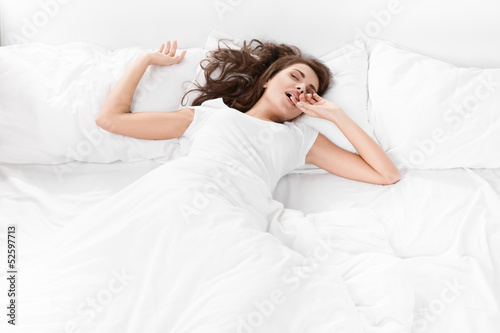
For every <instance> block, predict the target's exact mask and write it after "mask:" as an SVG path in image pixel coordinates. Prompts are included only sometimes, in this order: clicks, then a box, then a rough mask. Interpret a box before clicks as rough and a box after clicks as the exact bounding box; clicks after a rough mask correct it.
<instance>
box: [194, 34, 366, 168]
mask: <svg viewBox="0 0 500 333" xmlns="http://www.w3.org/2000/svg"><path fill="white" fill-rule="evenodd" d="M220 39H229V40H233V41H234V43H227V46H228V47H231V48H238V47H239V45H241V43H242V41H243V40H242V39H240V38H236V37H234V36H231V35H230V34H227V33H224V32H221V31H219V30H214V31H212V32H211V33H210V35H209V36H208V39H207V42H206V46H205V53H206V54H208V52H209V51H211V50H214V49H216V48H217V45H218V41H219V40H220ZM302 51H303V52H305V50H302ZM305 53H307V52H305ZM319 60H321V61H323V62H324V63H325V65H327V66H328V67H329V68H330V71H331V72H332V74H333V80H332V83H331V84H330V88H329V89H328V91H327V92H326V94H324V96H322V97H323V98H326V99H328V100H331V101H333V102H335V103H337V104H338V105H339V106H340V107H342V109H343V110H344V111H345V112H346V113H347V114H348V115H349V116H350V117H351V118H352V119H353V120H354V121H355V122H356V123H357V124H358V125H359V126H360V127H361V128H362V129H363V130H364V131H365V132H366V133H367V134H368V135H369V136H370V137H372V138H373V139H374V140H375V141H376V137H375V135H374V134H373V129H372V126H371V125H370V123H369V122H368V115H367V99H368V92H367V74H368V73H367V70H368V55H367V52H366V48H365V45H364V44H363V43H361V42H359V41H356V42H352V43H349V44H346V45H344V46H343V47H341V48H337V49H335V50H333V51H332V52H330V53H328V54H326V55H324V56H322V57H320V58H319ZM203 74H204V73H203V70H202V69H201V67H198V69H197V73H196V77H195V79H194V80H193V82H194V81H197V82H198V83H200V84H202V85H203V84H204V83H205V78H204V75H203ZM215 75H217V73H215ZM196 96H197V94H196V93H191V96H190V98H189V103H190V102H191V101H192V100H193V99H194V98H195V97H196ZM293 122H299V123H305V124H307V125H309V126H310V127H312V128H314V129H316V130H317V131H318V132H320V133H322V134H323V135H325V136H326V137H327V138H328V139H329V140H330V141H332V142H334V143H335V144H336V145H338V146H339V147H341V148H344V149H346V150H348V151H351V152H356V150H355V149H354V147H353V146H352V144H351V143H350V142H349V140H347V138H346V137H345V136H344V134H343V133H342V132H341V131H340V129H339V128H338V127H337V126H336V125H335V124H334V123H333V122H331V121H328V120H325V119H319V118H314V117H310V116H308V115H306V114H302V115H300V116H299V117H297V118H296V119H294V120H293ZM318 171H319V172H324V171H323V170H321V169H319V168H317V167H316V166H314V165H311V164H306V165H305V166H303V167H301V168H299V169H297V170H295V171H294V172H318Z"/></svg>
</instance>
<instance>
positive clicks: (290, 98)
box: [285, 91, 297, 106]
mask: <svg viewBox="0 0 500 333" xmlns="http://www.w3.org/2000/svg"><path fill="white" fill-rule="evenodd" d="M285 95H286V97H288V101H289V102H290V104H292V105H294V106H295V103H294V102H293V101H292V96H294V97H295V98H297V96H295V94H294V93H292V92H290V91H287V92H286V93H285Z"/></svg>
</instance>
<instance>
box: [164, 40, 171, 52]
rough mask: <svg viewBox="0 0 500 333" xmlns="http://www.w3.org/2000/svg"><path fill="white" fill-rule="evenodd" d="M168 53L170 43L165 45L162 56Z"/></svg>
mask: <svg viewBox="0 0 500 333" xmlns="http://www.w3.org/2000/svg"><path fill="white" fill-rule="evenodd" d="M168 52H170V41H167V43H165V48H164V49H163V54H167V53H168Z"/></svg>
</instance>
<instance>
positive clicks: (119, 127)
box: [96, 41, 193, 139]
mask: <svg viewBox="0 0 500 333" xmlns="http://www.w3.org/2000/svg"><path fill="white" fill-rule="evenodd" d="M176 50H177V42H176V41H174V42H173V43H172V45H171V43H170V41H168V42H167V43H166V44H162V45H161V47H160V49H159V50H158V51H146V52H143V53H141V54H140V55H139V56H138V57H137V58H136V59H135V60H134V62H133V63H132V65H130V67H129V68H128V69H127V70H126V72H125V74H124V75H123V76H122V77H121V78H120V80H118V82H117V83H116V85H115V86H114V87H113V89H112V90H111V92H110V93H109V95H108V97H107V99H106V101H105V102H104V105H103V106H102V108H101V110H100V112H99V114H98V115H97V118H96V124H97V125H98V126H99V127H102V128H103V129H105V130H107V131H109V132H113V133H116V134H121V135H126V136H131V137H135V138H140V139H171V138H176V137H180V136H182V135H183V134H184V132H185V130H186V129H187V127H188V126H189V124H190V123H191V121H192V120H193V110H192V109H189V108H186V109H182V110H178V111H173V112H134V113H131V112H130V106H131V104H132V98H133V96H134V92H135V90H136V88H137V85H138V84H139V81H140V80H141V78H142V76H143V75H144V73H145V71H146V69H147V68H148V66H149V65H163V66H170V65H174V64H177V63H179V62H181V61H182V59H183V58H184V55H185V54H186V51H183V52H181V53H180V54H179V55H177V56H176V55H175V53H176Z"/></svg>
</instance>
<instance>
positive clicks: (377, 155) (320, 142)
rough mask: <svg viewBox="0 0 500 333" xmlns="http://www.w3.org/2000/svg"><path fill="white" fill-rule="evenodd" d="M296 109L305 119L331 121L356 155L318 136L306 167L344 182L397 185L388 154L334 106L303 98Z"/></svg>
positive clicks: (395, 172)
mask: <svg viewBox="0 0 500 333" xmlns="http://www.w3.org/2000/svg"><path fill="white" fill-rule="evenodd" d="M296 105H297V107H298V108H299V109H300V110H301V111H302V112H304V113H306V114H307V115H310V116H312V117H318V118H323V119H327V120H330V121H332V122H333V123H334V124H335V125H336V126H337V127H338V128H339V129H340V130H341V131H342V133H343V134H344V135H345V137H346V138H347V139H348V140H349V141H350V142H351V143H352V145H353V146H354V148H355V149H356V151H357V152H358V154H355V153H351V152H349V151H347V150H345V149H342V148H340V147H338V146H337V145H335V144H334V143H332V142H331V141H330V140H328V139H327V138H326V137H325V136H324V135H322V134H319V135H318V138H317V139H316V141H315V143H314V144H313V146H312V147H311V149H310V150H309V153H308V154H307V156H306V163H312V164H314V165H316V166H319V167H320V168H322V169H325V170H327V171H329V172H331V173H334V174H336V175H339V176H342V177H345V178H349V179H354V180H358V181H363V182H368V183H373V184H381V185H388V184H394V183H396V182H397V181H399V179H400V177H401V175H400V173H399V170H398V169H397V168H396V166H395V165H394V164H393V163H392V161H391V160H390V158H389V157H388V156H387V154H386V153H385V152H384V151H383V150H382V148H381V147H380V146H379V145H378V144H377V143H376V142H375V141H374V140H373V139H372V138H371V137H370V136H369V135H368V134H366V132H365V131H363V129H362V128H361V127H359V126H358V124H356V123H355V122H354V121H353V120H352V119H351V118H350V117H349V116H348V115H347V114H346V113H345V112H344V111H343V110H342V109H341V108H340V107H339V106H338V105H337V104H335V103H333V102H330V101H328V100H326V99H323V98H321V97H320V96H319V95H318V94H314V95H310V94H308V95H307V96H304V95H303V94H302V95H301V96H300V100H296Z"/></svg>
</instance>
